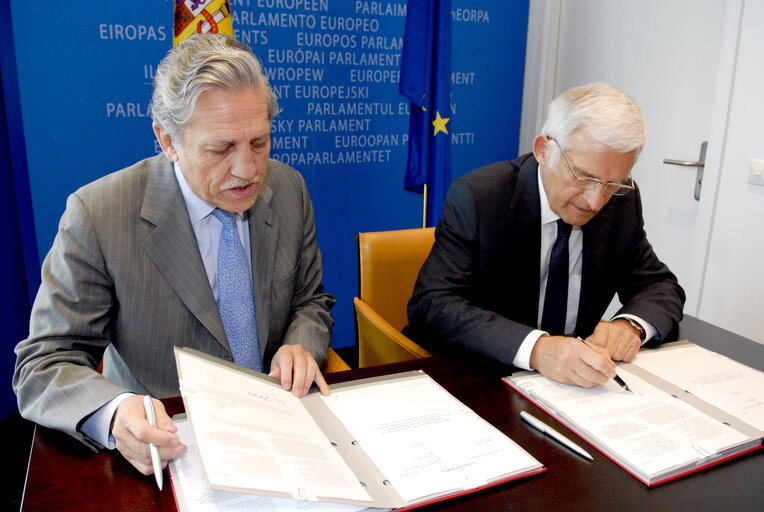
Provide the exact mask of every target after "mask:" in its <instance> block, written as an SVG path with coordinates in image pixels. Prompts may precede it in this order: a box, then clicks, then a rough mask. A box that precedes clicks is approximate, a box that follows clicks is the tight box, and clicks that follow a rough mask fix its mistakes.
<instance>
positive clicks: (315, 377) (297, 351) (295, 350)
mask: <svg viewBox="0 0 764 512" xmlns="http://www.w3.org/2000/svg"><path fill="white" fill-rule="evenodd" d="M269 375H270V376H271V377H276V378H277V379H281V387H282V388H284V389H286V390H290V389H291V390H292V394H294V395H295V396H297V397H301V396H305V395H307V394H308V391H310V386H311V385H312V384H313V382H314V381H315V383H316V385H317V386H318V389H319V390H321V393H322V394H324V395H329V385H328V384H327V383H326V381H325V380H324V376H323V375H321V369H320V368H319V367H318V363H317V362H316V360H315V359H313V356H312V355H311V353H310V352H308V351H307V350H305V349H304V348H302V345H281V348H279V350H278V352H276V355H274V356H273V360H272V361H271V373H269Z"/></svg>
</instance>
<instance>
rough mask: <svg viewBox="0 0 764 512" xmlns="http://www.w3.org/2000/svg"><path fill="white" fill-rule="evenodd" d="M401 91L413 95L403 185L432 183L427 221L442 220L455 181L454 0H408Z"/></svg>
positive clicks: (420, 186)
mask: <svg viewBox="0 0 764 512" xmlns="http://www.w3.org/2000/svg"><path fill="white" fill-rule="evenodd" d="M399 89H400V92H401V94H403V95H404V96H406V97H407V98H408V99H409V100H410V101H411V117H410V119H409V156H408V163H407V165H406V177H405V179H404V184H403V186H404V188H405V189H406V190H412V191H415V192H419V193H422V192H423V189H424V185H427V192H428V201H427V226H434V225H435V224H437V222H438V220H440V215H441V213H442V211H443V202H444V201H445V199H446V191H447V190H448V185H449V184H450V182H451V149H450V144H449V142H450V137H449V134H448V124H449V122H450V121H451V0H409V2H408V7H407V11H406V29H405V32H404V36H403V52H402V56H401V76H400V84H399Z"/></svg>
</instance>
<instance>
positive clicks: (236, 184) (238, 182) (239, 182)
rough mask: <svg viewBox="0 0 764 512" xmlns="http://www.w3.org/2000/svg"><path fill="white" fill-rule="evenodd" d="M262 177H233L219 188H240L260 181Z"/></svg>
mask: <svg viewBox="0 0 764 512" xmlns="http://www.w3.org/2000/svg"><path fill="white" fill-rule="evenodd" d="M261 181H263V180H262V178H261V177H260V176H255V177H254V178H252V179H251V180H243V179H241V178H233V179H231V180H229V181H227V182H225V183H223V185H222V186H221V187H220V189H221V190H228V189H231V188H242V187H246V186H248V185H255V184H257V183H260V182H261Z"/></svg>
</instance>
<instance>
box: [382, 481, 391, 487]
mask: <svg viewBox="0 0 764 512" xmlns="http://www.w3.org/2000/svg"><path fill="white" fill-rule="evenodd" d="M382 485H386V486H388V487H389V486H391V485H392V484H391V483H390V480H382Z"/></svg>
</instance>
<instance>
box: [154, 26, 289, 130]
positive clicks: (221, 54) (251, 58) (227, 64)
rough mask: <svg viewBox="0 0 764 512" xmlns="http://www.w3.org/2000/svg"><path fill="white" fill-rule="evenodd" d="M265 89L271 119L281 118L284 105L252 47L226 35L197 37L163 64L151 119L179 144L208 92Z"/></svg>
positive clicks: (182, 45)
mask: <svg viewBox="0 0 764 512" xmlns="http://www.w3.org/2000/svg"><path fill="white" fill-rule="evenodd" d="M259 87H262V88H263V89H264V90H265V96H266V100H267V102H268V119H269V120H272V119H273V118H275V117H276V116H277V115H278V112H279V107H278V99H277V98H276V94H275V93H274V92H273V89H272V88H271V85H270V83H269V82H268V78H267V77H266V76H265V73H263V68H262V66H261V65H260V61H259V60H258V59H257V57H255V55H254V54H253V53H252V50H251V49H250V48H249V46H247V45H246V44H244V43H239V42H237V41H236V40H235V39H234V38H232V37H230V36H226V35H222V34H212V33H207V34H195V35H193V36H191V37H190V38H188V39H186V40H185V41H183V42H182V43H181V44H179V45H178V46H176V47H175V48H173V49H172V50H170V51H169V52H168V54H167V55H166V56H165V58H164V59H162V61H161V62H160V63H159V66H158V67H157V70H156V74H155V76H154V94H153V96H152V99H151V118H152V120H153V122H154V124H156V125H159V126H160V127H161V128H162V129H164V130H165V131H166V132H167V133H168V134H169V135H170V137H171V138H172V140H173V141H174V142H175V143H176V144H177V143H180V135H181V132H182V131H183V128H184V127H185V126H186V125H187V124H188V122H189V121H190V120H191V116H192V115H193V113H194V109H195V108H196V102H197V101H199V97H200V96H201V95H202V93H203V92H205V91H209V90H212V89H223V90H237V89H246V88H253V89H256V88H259Z"/></svg>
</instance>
